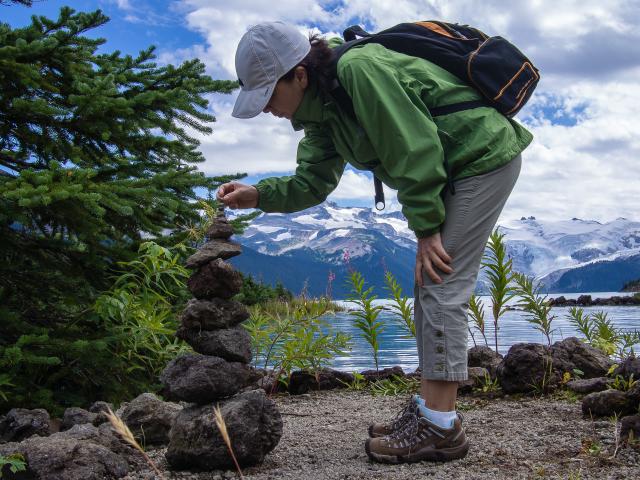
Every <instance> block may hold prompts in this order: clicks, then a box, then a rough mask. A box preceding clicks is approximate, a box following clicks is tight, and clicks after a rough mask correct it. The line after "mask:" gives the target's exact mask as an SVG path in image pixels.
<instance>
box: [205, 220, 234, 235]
mask: <svg viewBox="0 0 640 480" xmlns="http://www.w3.org/2000/svg"><path fill="white" fill-rule="evenodd" d="M220 218H222V219H223V220H222V221H221V220H220ZM205 235H206V237H207V238H208V239H211V240H213V239H216V238H222V239H227V238H229V237H230V236H231V235H233V226H232V225H231V224H230V223H229V222H227V220H226V218H224V217H218V219H217V220H216V221H215V222H214V223H213V224H212V225H211V226H210V227H209V228H208V229H207V232H206V233H205Z"/></svg>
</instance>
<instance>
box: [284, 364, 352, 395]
mask: <svg viewBox="0 0 640 480" xmlns="http://www.w3.org/2000/svg"><path fill="white" fill-rule="evenodd" d="M353 380H354V376H353V374H351V373H348V372H340V371H338V370H333V369H331V368H323V369H322V370H319V371H318V372H317V375H314V374H312V373H309V372H305V371H304V370H298V371H295V372H293V373H292V374H291V378H290V379H289V393H291V394H292V395H301V394H303V393H307V392H308V391H309V390H333V389H336V388H345V387H346V386H347V385H346V384H345V383H351V382H353ZM343 382H344V383H343Z"/></svg>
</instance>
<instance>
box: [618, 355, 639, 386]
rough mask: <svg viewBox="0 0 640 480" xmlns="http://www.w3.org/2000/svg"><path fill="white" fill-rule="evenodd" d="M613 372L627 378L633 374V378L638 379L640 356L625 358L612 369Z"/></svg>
mask: <svg viewBox="0 0 640 480" xmlns="http://www.w3.org/2000/svg"><path fill="white" fill-rule="evenodd" d="M613 374H614V375H621V376H623V377H624V378H625V379H627V380H628V379H629V378H631V375H633V379H634V380H639V381H640V358H638V357H635V356H634V357H627V358H625V359H624V361H623V362H622V363H620V365H618V367H617V368H616V369H615V370H614V371H613Z"/></svg>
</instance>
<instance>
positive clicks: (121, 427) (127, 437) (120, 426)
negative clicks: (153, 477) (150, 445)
mask: <svg viewBox="0 0 640 480" xmlns="http://www.w3.org/2000/svg"><path fill="white" fill-rule="evenodd" d="M105 415H106V416H107V418H108V419H109V423H111V427H112V428H113V429H114V430H115V431H116V433H117V434H118V435H120V436H121V437H122V439H123V440H124V441H125V442H127V443H128V444H129V445H131V446H132V447H133V448H135V449H136V450H138V451H139V452H140V453H141V454H142V456H143V457H144V459H145V460H146V461H147V463H148V464H149V465H150V466H151V468H152V469H153V470H154V471H155V472H156V474H157V475H158V477H159V478H160V479H162V480H164V477H163V476H162V473H160V470H158V467H156V465H155V464H154V463H153V461H152V460H151V459H150V458H149V456H148V455H147V453H146V452H145V451H144V449H143V448H142V446H141V445H140V444H139V443H138V442H137V441H136V439H135V437H134V436H133V433H132V432H131V430H129V427H128V426H127V424H126V423H124V421H122V419H121V418H120V417H118V416H117V415H116V414H115V413H113V412H112V411H111V409H110V408H107V412H106V413H105Z"/></svg>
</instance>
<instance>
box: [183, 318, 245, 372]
mask: <svg viewBox="0 0 640 480" xmlns="http://www.w3.org/2000/svg"><path fill="white" fill-rule="evenodd" d="M176 335H177V336H178V338H181V339H183V340H184V341H185V342H187V343H188V344H189V345H191V346H192V347H193V349H194V350H195V351H196V352H198V353H202V354H203V355H213V356H216V357H221V358H224V359H225V360H228V361H230V362H243V363H249V362H251V336H250V335H249V332H247V329H246V328H244V327H243V326H242V325H237V326H235V327H233V328H224V329H221V330H213V331H208V330H195V329H186V328H184V327H181V328H179V329H178V331H177V333H176Z"/></svg>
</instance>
